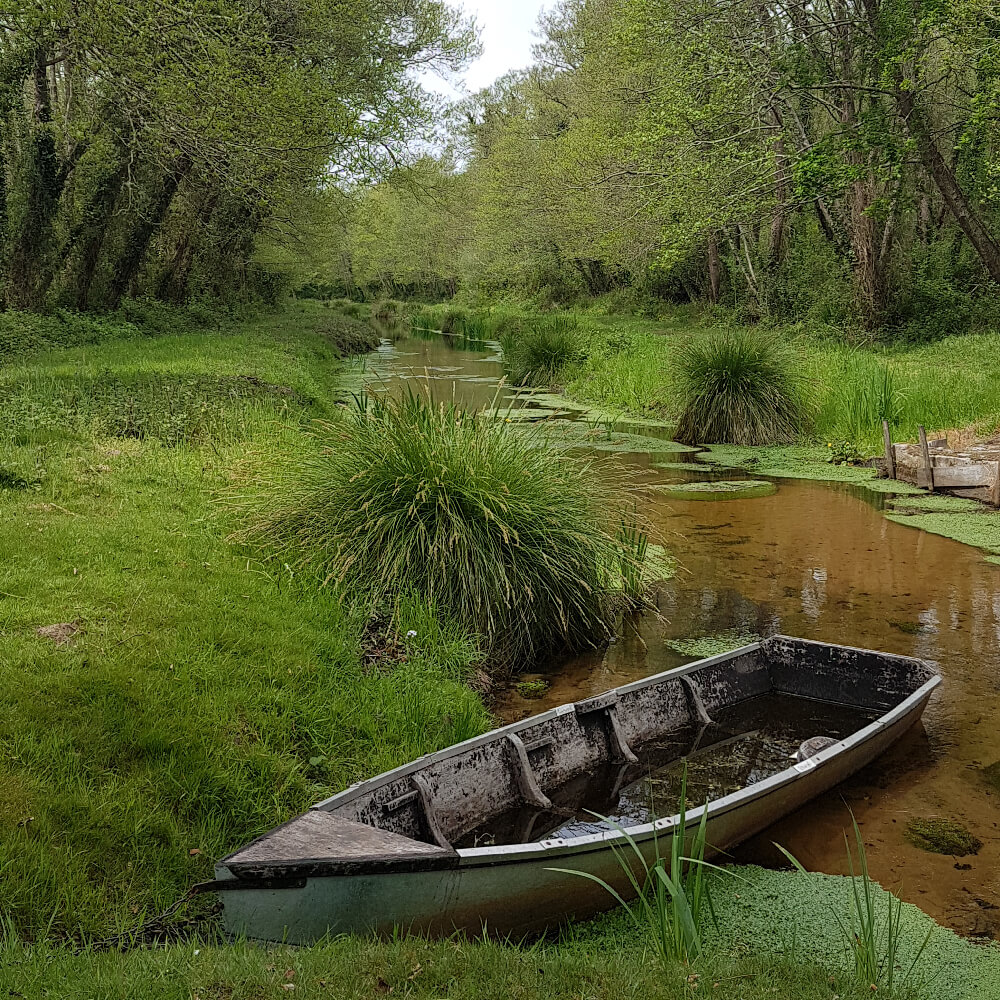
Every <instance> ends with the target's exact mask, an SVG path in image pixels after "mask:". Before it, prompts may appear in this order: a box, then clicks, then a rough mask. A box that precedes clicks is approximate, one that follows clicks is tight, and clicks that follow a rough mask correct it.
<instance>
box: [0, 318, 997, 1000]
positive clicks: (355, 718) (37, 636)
mask: <svg viewBox="0 0 1000 1000" xmlns="http://www.w3.org/2000/svg"><path fill="white" fill-rule="evenodd" d="M330 313H331V310H327V309H325V308H324V307H322V306H321V305H318V304H311V303H310V304H308V305H307V306H306V307H305V308H304V310H303V309H291V310H289V311H288V312H286V313H282V314H279V315H274V316H260V317H256V318H253V319H249V320H247V321H245V322H241V323H236V322H229V321H227V322H224V323H222V324H219V325H216V326H212V327H200V326H198V325H197V324H195V325H193V326H192V327H188V326H186V325H185V324H184V323H180V324H179V326H175V327H171V328H170V329H167V330H160V331H159V332H157V331H155V330H153V329H144V328H141V327H137V330H138V333H134V332H133V333H129V334H128V335H127V336H125V335H123V336H119V335H117V334H115V335H114V336H112V337H110V338H108V339H106V340H98V341H97V342H88V343H80V342H78V341H72V342H71V343H68V344H67V345H66V346H62V347H58V346H48V347H45V346H43V345H41V346H40V345H38V344H36V343H35V342H34V341H33V342H32V343H33V345H34V346H33V347H32V350H33V352H34V353H33V354H32V356H31V357H30V358H28V359H27V360H24V361H18V362H17V363H12V362H8V363H7V365H6V366H5V367H4V368H3V369H2V370H0V399H2V400H4V401H5V406H4V409H3V415H2V417H0V511H2V514H3V517H2V519H0V560H2V562H0V565H2V569H0V576H2V578H0V878H2V883H0V885H2V896H0V915H2V918H3V932H2V938H3V942H4V943H3V946H2V947H0V992H3V990H6V991H7V992H9V993H11V995H20V996H23V997H27V998H34V997H43V996H59V997H81V998H83V997H87V998H90V997H95V998H96V997H108V998H110V997H115V998H121V997H135V998H139V997H142V998H144V1000H145V998H158V997H163V998H171V1000H172V998H175V997H176V998H185V1000H191V998H192V997H195V996H196V997H199V998H201V1000H209V998H211V1000H221V998H259V997H266V996H276V995H284V994H285V992H291V991H290V990H287V987H289V986H295V992H296V994H297V995H305V996H339V997H344V998H347V997H358V998H361V997H365V998H367V997H370V996H373V995H383V994H385V995H389V994H391V995H405V996H411V997H414V998H422V997H427V998H431V997H440V996H450V997H456V998H462V997H468V998H470V1000H471V998H473V997H475V998H479V997H484V996H491V997H492V996H497V997H506V996H523V997H538V998H540V1000H542V998H549V997H552V998H556V997H559V998H567V1000H568V998H570V997H574V998H576V997H602V998H603V997H607V998H612V997H628V996H634V997H664V998H675V997H676V998H679V997H682V996H685V997H686V996H690V995H693V994H698V993H709V994H710V995H712V996H717V997H725V998H727V1000H728V998H731V1000H737V998H742V1000H764V998H765V997H767V998H778V1000H784V998H787V1000H793V998H795V1000H798V998H813V997H815V998H824V1000H830V998H832V997H833V996H834V995H835V994H836V995H838V996H839V997H841V998H842V1000H847V998H856V997H860V996H862V995H865V996H869V995H871V991H870V990H869V989H868V988H867V987H864V988H861V987H859V986H857V985H855V984H853V983H852V980H851V977H850V975H849V972H848V970H847V958H846V956H845V953H844V948H843V943H842V941H841V939H840V934H839V930H838V927H837V923H836V918H835V917H834V916H833V913H834V912H835V911H836V912H838V913H840V914H841V915H842V914H843V912H844V909H843V908H844V906H845V903H846V900H847V892H848V883H847V882H846V881H845V880H843V879H822V878H821V879H820V880H819V881H817V882H816V883H815V884H809V883H806V882H805V881H803V880H802V878H801V877H800V876H797V875H793V874H789V873H769V872H760V871H757V870H754V871H752V872H744V875H745V877H746V878H747V879H749V881H748V882H740V883H734V882H733V881H732V880H728V881H727V880H721V881H720V883H719V886H718V904H719V930H718V932H717V934H716V936H715V938H714V940H713V945H712V948H711V954H710V956H708V957H706V959H705V960H704V962H703V963H702V964H699V965H696V966H693V967H686V968H680V967H676V968H671V969H668V970H663V969H662V968H661V967H660V966H659V965H657V963H656V962H655V960H654V958H653V957H652V952H651V950H650V948H649V943H648V942H647V941H645V940H644V939H642V937H641V935H637V934H636V933H634V932H633V931H632V930H631V929H629V927H628V926H627V925H626V924H625V923H624V921H622V920H621V919H620V917H616V916H612V917H609V918H607V919H604V920H601V921H597V922H596V923H593V924H587V925H579V926H577V927H575V928H572V929H571V930H570V931H568V932H567V933H566V934H565V935H563V937H561V938H560V939H559V940H553V941H549V942H545V943H541V944H538V945H535V946H533V947H528V946H523V947H519V946H515V945H501V944H496V943H485V944H483V943H480V944H472V943H463V942H439V943H434V944H426V943H424V942H421V941H417V940H399V941H395V942H388V943H381V944H380V943H376V942H372V941H368V940H359V939H354V940H341V941H335V942H331V943H329V944H325V945H322V946H320V947H317V948H314V949H301V950H293V949H285V948H266V947H262V946H251V945H245V944H236V945H232V946H229V945H224V944H220V943H218V941H217V939H216V938H215V936H214V933H213V929H214V924H213V922H212V919H211V917H210V915H208V914H206V913H204V911H203V910H201V911H199V907H198V906H192V909H191V910H190V911H189V913H191V914H195V915H197V914H199V912H200V914H201V917H202V922H201V923H200V924H199V925H198V927H197V929H198V932H199V934H200V935H201V936H200V937H198V938H197V939H192V941H190V942H188V943H186V944H181V945H173V946H170V947H166V948H163V949H159V950H155V951H138V952H135V953H132V954H127V955H120V954H109V955H98V954H92V953H86V952H85V953H84V954H81V955H74V954H73V953H72V949H71V948H70V947H68V946H67V942H68V941H69V940H72V941H79V940H81V939H83V940H86V939H87V938H89V937H91V936H100V935H104V934H107V933H109V932H113V931H115V930H118V929H121V928H125V927H131V926H135V925H136V924H137V923H139V922H140V921H141V919H142V918H143V916H144V915H147V914H150V913H154V912H157V911H158V910H160V909H162V908H164V907H165V906H166V905H167V904H169V903H171V902H173V901H174V900H175V899H176V898H177V897H178V896H180V895H181V894H182V893H183V892H184V890H185V889H186V888H187V887H188V886H189V885H190V884H191V883H192V882H195V881H199V880H202V879H205V878H208V877H210V876H211V872H212V866H213V863H214V861H215V860H216V859H217V858H219V857H221V856H223V855H224V854H226V853H228V852H229V851H231V850H232V849H233V848H234V847H236V846H239V845H240V844H243V843H245V842H246V840H247V839H248V838H250V837H252V836H254V835H256V834H258V833H260V832H262V831H264V830H266V829H268V828H270V827H272V826H274V825H276V824H278V823H280V822H282V821H284V820H286V819H288V818H289V817H290V816H291V815H293V814H295V813H296V812H298V811H300V810H302V809H304V808H305V807H306V806H308V805H309V804H310V803H312V802H314V801H315V800H316V799H318V798H320V797H322V796H324V795H325V794H328V793H329V791H331V790H333V789H337V788H341V787H343V786H344V785H346V784H348V783H350V782H351V781H353V780H356V779H358V778H360V777H362V776H365V775H370V774H373V773H377V772H379V771H381V770H384V769H386V768H389V767H392V766H394V765H396V764H399V763H403V762H405V761H408V760H410V759H413V758H414V757H417V756H419V755H420V754H423V753H427V752H429V751H431V750H433V749H436V748H438V747H441V746H446V745H448V744H451V743H454V742H456V741H458V740H462V739H465V738H467V737H469V736H471V735H473V734H475V733H477V732H481V731H483V730H484V729H486V728H488V727H489V726H490V725H491V724H492V720H491V718H490V716H489V713H488V712H487V711H486V709H485V707H484V705H483V703H482V700H481V699H480V697H479V696H478V695H477V694H476V693H474V691H473V690H472V689H471V688H470V686H469V685H468V684H467V683H466V681H467V680H468V678H469V673H470V670H471V669H472V668H473V665H474V663H475V662H476V660H477V659H478V655H479V651H478V650H477V649H476V647H475V644H474V643H473V642H472V641H471V640H470V638H469V637H468V636H467V635H466V634H464V633H463V632H462V631H461V630H457V629H455V628H453V627H451V626H449V625H447V624H446V623H443V622H442V620H441V618H440V616H439V615H437V614H434V613H432V612H431V611H430V610H429V609H428V608H427V606H426V605H425V604H423V603H421V602H418V601H411V602H409V603H407V602H405V601H404V602H402V603H401V605H400V614H399V615H398V616H397V617H396V618H394V620H393V621H392V623H391V624H390V625H388V626H386V627H384V628H382V629H375V630H373V629H372V628H371V627H370V626H371V622H370V620H361V619H359V618H358V617H356V616H355V615H354V614H353V613H350V612H347V611H345V610H344V608H343V607H342V606H341V604H340V603H339V602H338V601H336V600H332V599H331V598H330V596H329V595H328V593H326V592H324V591H322V590H319V589H317V588H316V587H315V586H313V585H312V584H311V582H310V581H308V580H305V579H302V578H300V574H299V572H298V571H297V570H296V569H295V568H294V567H292V568H289V566H284V565H281V564H280V563H278V564H275V563H265V562H261V561H259V560H258V559H257V558H255V557H254V556H253V555H252V554H251V553H249V552H248V551H247V550H245V549H244V548H242V547H241V546H240V545H239V544H236V543H234V542H233V541H232V540H231V533H232V531H233V530H234V528H236V527H238V523H237V521H236V519H235V515H234V514H233V513H232V512H231V511H230V509H229V507H228V505H226V504H224V503H220V502H219V498H220V497H222V496H226V495H228V494H229V493H230V492H231V490H232V489H233V488H234V485H236V484H238V483H240V482H242V481H243V477H244V476H245V474H246V473H247V471H248V470H253V469H259V468H261V467H264V466H266V465H267V464H268V463H269V462H270V461H272V460H273V459H274V457H275V456H276V455H277V454H278V453H279V452H281V451H283V450H284V449H286V448H290V449H292V450H294V449H296V448H299V447H301V442H302V440H303V437H304V434H303V430H304V428H305V426H306V424H307V422H308V421H310V420H311V419H312V418H314V417H329V416H330V415H331V413H333V412H334V408H335V407H336V405H337V403H338V401H341V400H343V399H346V398H348V397H349V396H350V392H351V390H352V389H354V388H356V387H357V377H356V376H357V370H356V365H355V364H354V363H353V362H346V363H345V362H343V361H341V360H340V359H339V356H340V354H341V353H342V351H343V350H344V349H345V348H344V344H343V342H340V341H339V340H338V339H337V338H338V337H339V336H340V335H339V334H337V335H336V336H335V335H334V334H333V333H331V330H334V329H341V330H342V329H350V330H352V331H353V332H355V333H356V332H357V328H356V327H355V328H351V327H347V328H344V327H338V326H337V325H336V323H333V324H331V323H330V321H329V320H330ZM642 336H646V334H643V335H642ZM588 363H589V362H588ZM619 444H620V447H621V448H623V449H624V448H628V449H633V448H634V447H635V444H634V442H633V441H631V439H629V441H628V442H625V443H621V442H617V441H611V440H609V442H608V447H618V445H619ZM289 565H291V564H289ZM411 631H412V632H414V633H415V635H408V633H409V632H411ZM737 886H738V887H737ZM906 912H907V915H908V916H907V920H908V939H909V940H911V941H917V942H919V939H921V938H922V937H923V935H924V934H926V932H927V930H926V929H927V928H928V927H930V926H931V923H930V921H929V919H928V918H926V917H925V916H924V915H923V914H921V913H919V911H917V910H915V909H912V908H907V909H906ZM190 929H191V928H188V930H190ZM932 933H933V941H934V947H933V949H932V951H931V953H930V954H932V955H933V956H934V960H933V963H932V964H931V966H930V971H932V972H933V971H934V970H937V972H938V974H937V975H936V976H935V978H934V980H933V982H931V983H929V984H925V986H922V987H921V989H920V991H919V992H917V993H916V994H915V996H917V997H920V998H923V1000H941V998H949V1000H952V998H953V1000H965V998H966V997H968V998H970V1000H971V998H972V997H976V996H979V995H981V994H980V993H976V992H975V987H976V986H977V984H981V983H984V982H1000V971H998V970H997V968H996V961H997V955H998V952H997V951H995V950H990V949H977V948H975V947H974V946H972V945H971V944H969V943H967V942H963V941H961V940H960V939H958V938H957V937H955V936H954V935H953V934H951V933H950V932H948V931H945V930H943V929H941V928H937V929H936V930H934V931H933V932H932ZM716 984H718V985H716ZM941 984H944V985H943V986H942V985H941Z"/></svg>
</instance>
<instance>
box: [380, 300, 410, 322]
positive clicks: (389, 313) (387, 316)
mask: <svg viewBox="0 0 1000 1000" xmlns="http://www.w3.org/2000/svg"><path fill="white" fill-rule="evenodd" d="M405 314H406V303H405V302H400V301H399V300H398V299H380V300H379V301H378V302H376V303H374V304H373V305H372V318H373V319H377V320H379V321H380V322H382V323H394V322H398V321H399V320H400V319H401V318H402V317H403V316H404V315H405Z"/></svg>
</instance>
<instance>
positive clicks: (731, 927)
mask: <svg viewBox="0 0 1000 1000" xmlns="http://www.w3.org/2000/svg"><path fill="white" fill-rule="evenodd" d="M740 875H741V879H740V881H739V882H736V881H735V880H733V879H732V878H730V877H713V878H712V891H713V897H714V899H715V905H716V912H717V915H718V927H717V928H714V929H713V928H711V927H710V928H709V930H708V944H709V948H708V951H707V953H706V955H705V957H703V958H700V959H698V960H696V961H694V962H693V963H692V964H690V965H679V964H677V965H668V966H666V967H664V966H662V965H661V964H660V963H659V962H658V961H657V960H656V958H655V957H654V954H653V951H652V947H651V941H650V940H648V939H646V938H645V937H644V936H642V935H641V934H636V932H635V931H634V929H633V928H632V926H631V925H630V924H629V923H628V922H627V921H625V920H624V919H623V918H622V916H621V915H620V914H614V913H613V914H609V915H608V916H605V917H603V918H600V919H598V920H595V921H592V922H590V923H584V924H577V925H574V926H572V927H569V928H567V929H566V930H565V931H564V932H563V933H562V934H561V935H560V936H558V937H557V938H553V939H552V940H549V941H540V942H537V943H535V944H522V945H517V944H504V943H497V942H469V941H462V940H452V941H443V942H426V941H423V940H420V939H415V938H401V939H398V940H395V941H389V942H378V941H374V940H369V939H358V938H353V939H351V938H345V939H339V940H335V941H330V942H327V943H323V944H320V945H317V946H315V947H312V948H283V947H279V946H271V947H264V946H261V945H254V944H247V943H236V944H232V945H221V944H212V943H207V942H204V941H192V942H189V943H187V944H181V945H172V946H168V947H165V948H162V949H157V950H155V951H138V952H132V953H130V954H124V955H123V954H119V953H112V954H83V955H73V954H71V953H70V952H69V951H68V950H66V949H65V948H51V947H48V946H44V945H43V946H36V947H33V948H25V947H23V946H21V945H19V944H17V943H15V942H9V943H8V945H7V946H6V947H5V948H0V989H4V988H6V989H7V990H8V991H13V995H17V996H22V997H24V998H26V1000H36V998H38V1000H40V998H42V997H46V996H53V995H58V996H59V997H60V998H70V997H73V998H88V1000H90V998H102V1000H103V998H108V1000H111V998H114V1000H129V998H135V1000H140V998H141V1000H191V998H192V997H198V998H199V1000H259V998H262V997H270V996H282V995H285V994H286V993H294V995H295V996H299V997H302V996H304V997H317V998H318V997H338V998H343V1000H368V998H370V997H373V996H382V995H386V996H405V997H410V998H413V1000H424V998H426V1000H432V998H440V997H449V998H452V1000H481V998H483V997H523V998H536V1000H579V998H581V997H586V998H589V1000H619V998H623V997H634V998H637V1000H638V998H657V1000H661V998H662V1000H680V998H682V997H685V998H690V997H697V996H700V995H708V996H711V997H713V998H717V1000H833V998H834V997H839V998H840V1000H860V998H862V997H866V996H868V997H870V996H871V995H872V989H871V988H870V987H869V986H864V985H860V984H858V983H857V982H856V981H855V980H853V978H852V975H851V971H850V967H849V959H848V957H847V955H846V953H845V950H844V945H843V940H842V938H841V936H840V932H839V929H838V927H837V924H836V920H835V918H834V916H833V914H834V913H837V914H841V915H842V914H843V913H844V912H845V911H846V908H847V907H848V906H849V895H850V887H849V883H848V881H847V880H846V879H844V878H838V877H834V876H825V875H815V876H809V877H803V876H801V875H791V874H788V873H781V872H769V871H765V870H763V869H757V868H744V869H740ZM880 898H882V899H884V894H881V893H880ZM903 925H904V932H905V936H906V941H907V946H906V949H905V950H904V952H903V953H902V954H901V956H900V960H901V962H905V963H908V962H909V961H910V960H911V959H912V957H913V954H914V949H915V948H918V947H919V946H920V944H921V943H922V942H923V940H924V938H925V937H926V936H927V934H928V930H930V937H929V939H928V941H927V946H926V949H925V951H924V953H923V955H922V957H921V960H920V963H919V964H918V966H917V968H916V971H915V972H914V974H913V975H912V976H911V977H910V979H909V983H908V985H907V987H906V988H904V989H903V990H901V991H899V992H898V993H897V994H896V995H897V996H898V997H905V998H909V1000H985V998H986V997H989V996H991V995H992V994H990V993H989V992H988V991H989V990H990V989H991V988H992V986H993V984H1000V949H997V948H996V947H994V946H977V945H975V944H972V943H970V942H968V941H964V940H962V939H961V938H959V937H957V936H956V935H955V934H953V933H952V932H951V931H947V930H944V929H943V928H933V926H932V924H931V922H930V920H929V918H928V917H926V916H924V915H923V914H922V913H921V912H920V911H919V910H917V909H916V907H913V906H905V907H904V908H903ZM290 987H294V990H292V989H291V988H290Z"/></svg>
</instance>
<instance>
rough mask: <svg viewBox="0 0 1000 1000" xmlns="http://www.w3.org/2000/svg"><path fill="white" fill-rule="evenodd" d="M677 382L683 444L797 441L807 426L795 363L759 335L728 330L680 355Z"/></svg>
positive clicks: (775, 343)
mask: <svg viewBox="0 0 1000 1000" xmlns="http://www.w3.org/2000/svg"><path fill="white" fill-rule="evenodd" d="M674 376H675V383H676V390H677V394H678V397H679V399H680V403H681V407H682V411H681V417H680V421H679V423H678V425H677V432H676V434H675V435H674V436H675V437H676V439H677V440H678V441H680V442H682V443H684V444H717V443H727V444H741V445H762V444H775V443H778V442H789V441H793V440H794V439H795V438H796V437H797V436H798V435H799V434H800V433H801V432H802V430H803V429H804V427H805V424H806V403H805V391H804V390H805V384H804V380H803V379H802V377H801V375H800V374H799V372H798V370H797V368H796V365H795V359H794V358H793V357H792V356H791V355H790V353H789V352H788V351H787V350H786V349H785V348H784V347H783V346H782V345H780V344H779V343H778V341H777V340H775V339H774V337H773V336H771V335H769V334H767V333H766V332H763V331H760V330H752V329H751V330H747V329H742V330H726V331H723V332H721V333H716V334H712V335H710V336H707V337H704V338H701V339H696V340H691V341H689V342H688V343H687V344H685V345H683V346H682V347H681V348H680V349H679V351H678V353H677V359H676V367H675V373H674Z"/></svg>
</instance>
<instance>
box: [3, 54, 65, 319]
mask: <svg viewBox="0 0 1000 1000" xmlns="http://www.w3.org/2000/svg"><path fill="white" fill-rule="evenodd" d="M32 82H33V84H34V86H33V90H34V95H33V97H34V101H33V118H34V127H33V128H32V130H31V134H30V135H29V137H28V139H27V143H26V145H27V147H28V156H29V158H30V166H29V168H28V178H27V183H26V184H25V203H26V210H25V213H24V221H23V223H22V226H21V231H20V233H18V236H17V239H16V240H15V242H14V245H13V247H12V248H11V260H10V281H9V296H10V302H11V304H12V305H14V306H16V307H20V308H28V309H30V308H32V307H34V306H36V305H38V292H39V287H40V285H41V284H42V274H43V269H44V266H45V261H46V258H47V256H48V253H49V249H50V247H51V244H52V222H53V218H54V216H55V210H56V206H57V205H58V203H59V193H60V185H59V161H58V156H57V154H56V144H55V136H54V135H53V133H52V129H51V127H50V126H51V123H52V103H51V97H50V94H49V81H48V59H47V49H45V48H39V49H38V50H37V52H36V53H35V60H34V67H33V70H32Z"/></svg>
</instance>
